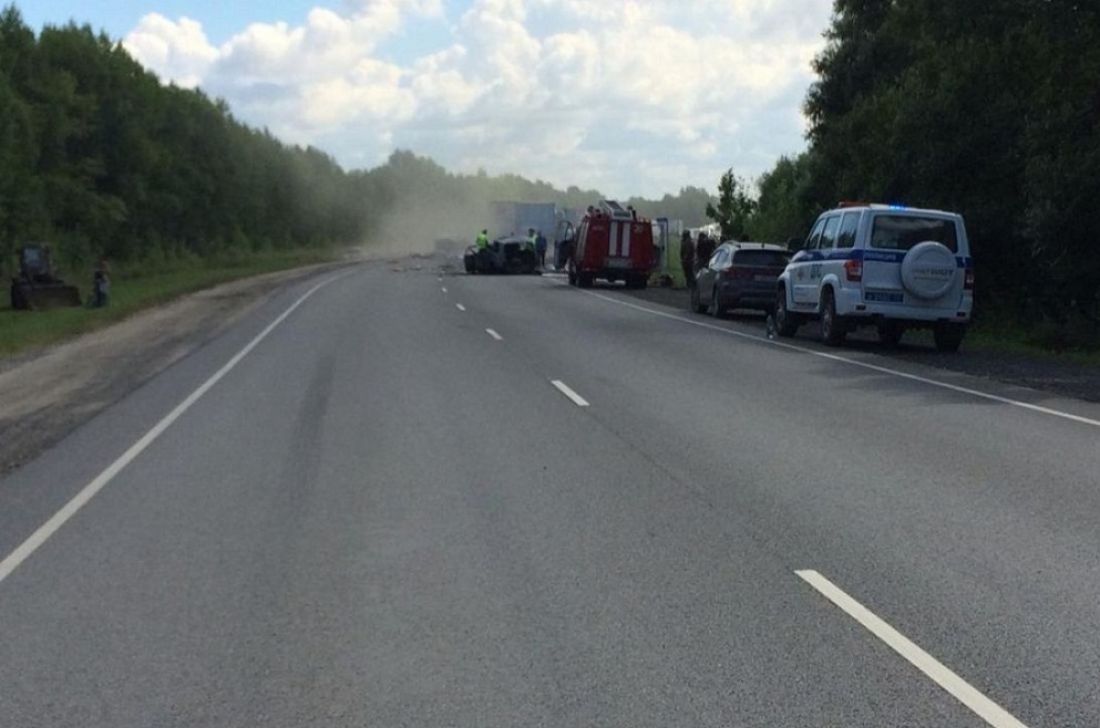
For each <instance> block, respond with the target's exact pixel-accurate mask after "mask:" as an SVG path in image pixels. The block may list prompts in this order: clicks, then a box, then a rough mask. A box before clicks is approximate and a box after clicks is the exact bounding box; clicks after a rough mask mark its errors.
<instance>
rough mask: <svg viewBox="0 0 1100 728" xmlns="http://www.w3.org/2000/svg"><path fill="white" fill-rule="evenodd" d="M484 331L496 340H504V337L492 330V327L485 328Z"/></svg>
mask: <svg viewBox="0 0 1100 728" xmlns="http://www.w3.org/2000/svg"><path fill="white" fill-rule="evenodd" d="M485 333H487V334H488V335H489V336H492V337H493V338H494V339H495V340H496V341H504V337H503V336H501V335H500V334H498V333H497V332H495V331H493V330H492V329H485Z"/></svg>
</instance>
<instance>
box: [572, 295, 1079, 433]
mask: <svg viewBox="0 0 1100 728" xmlns="http://www.w3.org/2000/svg"><path fill="white" fill-rule="evenodd" d="M554 285H564V284H561V283H555V284H554ZM581 292H582V293H587V294H588V295H590V296H595V297H596V298H600V299H603V300H604V301H610V302H611V303H617V304H619V305H620V306H626V307H627V308H633V309H637V310H638V311H645V312H646V313H650V314H653V315H654V316H661V317H663V318H667V319H672V320H673V321H680V322H682V323H685V324H691V325H692V326H698V327H700V328H704V329H711V330H713V331H720V332H722V333H724V334H729V335H730V336H739V337H741V338H742V339H750V340H752V341H756V342H759V343H761V344H770V345H772V346H776V347H779V348H781V349H788V350H790V351H800V352H802V353H803V354H809V355H811V356H816V357H819V358H821V359H829V360H830V361H836V362H841V363H844V364H851V365H853V366H857V367H862V368H864V369H870V370H871V371H874V372H878V373H880V374H889V375H891V376H894V377H899V378H901V379H908V380H910V381H913V382H921V383H922V384H930V385H932V386H933V387H940V388H941V389H949V390H951V391H953V392H959V393H960V394H967V395H970V396H972V397H980V398H981V399H985V400H989V401H992V402H999V403H1001V404H1007V405H1011V406H1013V407H1020V408H1021V409H1026V410H1030V411H1032V412H1038V413H1039V414H1044V415H1050V416H1051V417H1060V418H1062V419H1064V420H1070V421H1072V422H1077V423H1080V424H1082V425H1089V426H1091V427H1100V420H1097V419H1093V418H1091V417H1084V416H1082V415H1075V414H1073V413H1071V412H1063V411H1062V410H1056V409H1052V408H1050V407H1044V406H1042V405H1038V404H1031V403H1030V402H1021V401H1020V400H1017V399H1011V398H1009V397H1002V396H1000V395H996V394H990V393H989V392H982V391H981V390H978V389H970V388H969V387H961V386H959V385H957V384H949V383H947V382H941V381H939V380H936V379H929V378H928V377H922V376H920V375H917V374H910V373H908V372H903V371H900V370H898V369H890V368H889V367H884V366H879V365H878V364H870V363H868V362H863V361H859V360H858V359H849V358H848V357H844V356H839V355H837V354H829V353H828V352H824V351H816V350H814V349H807V348H806V347H804V346H798V345H797V344H788V343H786V342H783V341H774V340H772V339H769V338H767V337H766V336H764V335H761V334H748V333H745V332H744V331H737V330H736V329H728V328H726V327H724V326H716V325H715V324H708V323H704V322H702V321H693V320H692V319H689V318H686V317H684V316H678V315H676V314H672V313H667V312H665V311H658V310H656V309H652V308H647V307H645V306H639V305H637V304H634V303H629V302H627V301H620V300H619V299H617V298H612V297H611V296H605V295H603V294H600V293H595V292H593V291H581Z"/></svg>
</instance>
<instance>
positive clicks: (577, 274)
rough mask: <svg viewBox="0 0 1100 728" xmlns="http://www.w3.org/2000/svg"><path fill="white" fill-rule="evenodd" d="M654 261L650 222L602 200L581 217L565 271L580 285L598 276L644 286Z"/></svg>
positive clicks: (585, 284) (572, 283)
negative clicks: (597, 205)
mask: <svg viewBox="0 0 1100 728" xmlns="http://www.w3.org/2000/svg"><path fill="white" fill-rule="evenodd" d="M656 262H657V251H656V248H655V247H654V245H653V224H652V223H651V222H650V221H649V220H646V219H644V218H640V217H638V214H637V213H636V212H635V211H634V210H632V209H625V208H623V206H622V205H620V204H619V203H617V202H614V201H612V200H604V201H603V202H601V203H600V206H599V208H589V210H588V213H587V214H586V215H585V216H584V218H582V219H581V223H580V225H579V226H578V227H577V232H576V240H575V242H574V246H573V250H572V255H571V256H570V257H569V260H568V261H567V263H566V271H567V272H568V274H569V284H570V285H574V286H579V287H581V288H588V287H589V286H591V285H592V282H593V281H594V280H596V279H597V278H601V279H603V280H605V281H608V282H611V283H614V282H615V281H620V280H621V281H625V282H626V285H627V287H628V288H645V287H646V284H647V283H648V282H649V273H650V271H651V270H653V267H654V265H655V264H656Z"/></svg>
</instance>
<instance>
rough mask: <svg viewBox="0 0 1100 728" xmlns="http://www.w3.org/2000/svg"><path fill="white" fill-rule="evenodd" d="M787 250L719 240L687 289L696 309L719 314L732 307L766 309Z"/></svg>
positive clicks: (772, 297)
mask: <svg viewBox="0 0 1100 728" xmlns="http://www.w3.org/2000/svg"><path fill="white" fill-rule="evenodd" d="M790 257H791V254H790V253H789V252H788V251H787V249H786V248H784V247H782V246H779V245H768V244H766V243H732V242H731V243H722V244H721V245H720V246H718V249H717V250H715V251H714V255H712V256H711V257H710V260H709V261H708V262H707V264H706V266H704V267H703V268H702V269H701V270H699V272H698V273H696V274H695V287H694V288H693V289H692V290H691V307H692V309H693V310H694V311H695V312H696V313H710V314H711V315H712V316H721V315H722V314H724V313H725V312H726V311H732V310H733V309H735V308H746V309H754V310H757V311H770V310H771V308H772V306H774V305H775V286H776V281H777V280H778V279H779V274H780V273H782V272H783V269H784V268H786V267H787V263H788V262H789V261H790Z"/></svg>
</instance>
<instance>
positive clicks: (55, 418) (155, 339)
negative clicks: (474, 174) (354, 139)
mask: <svg viewBox="0 0 1100 728" xmlns="http://www.w3.org/2000/svg"><path fill="white" fill-rule="evenodd" d="M338 265H339V264H321V265H311V266H306V267H303V268H296V269H292V270H286V271H279V272H276V273H268V274H264V275H259V276H255V277H251V278H246V279H242V280H237V281H233V282H231V283H226V284H223V285H220V286H215V287H213V288H208V289H205V290H202V291H199V292H196V293H193V294H189V295H186V296H183V297H181V298H179V299H177V300H175V301H173V302H171V303H168V304H165V305H163V306H158V307H156V308H152V309H148V310H146V311H143V312H141V313H139V314H137V315H135V316H132V317H130V318H127V319H125V320H123V321H121V322H119V323H117V324H113V325H111V326H108V327H106V328H103V329H99V330H97V331H94V332H92V333H89V334H85V335H82V336H79V337H77V338H75V339H72V340H70V341H66V342H64V343H62V344H58V345H55V346H50V347H47V348H44V349H40V350H37V351H31V352H26V353H22V354H19V355H17V356H14V357H9V358H7V359H0V401H2V402H3V403H4V408H3V412H2V413H0V475H2V474H4V473H8V472H11V471H13V470H15V469H16V468H18V467H19V466H20V465H22V464H24V463H27V462H30V461H31V460H33V459H34V458H35V457H36V456H37V455H39V454H40V453H42V452H43V451H44V450H46V449H47V448H49V447H50V446H51V445H53V444H54V443H56V442H58V441H60V440H61V439H62V438H63V437H64V436H65V435H66V434H67V433H69V432H71V431H72V430H73V429H74V428H76V427H77V426H79V425H81V424H83V423H84V422H87V421H88V420H90V419H91V418H92V417H94V416H95V415H96V414H98V413H99V412H101V411H103V410H104V409H106V408H107V407H109V406H110V405H112V404H114V403H115V402H117V401H118V400H120V399H121V398H122V397H124V396H125V395H126V394H128V393H129V392H131V391H133V390H134V389H136V388H137V387H139V386H141V385H142V384H144V383H145V382H147V381H149V379H151V378H152V377H154V376H156V375H157V374H158V373H160V372H162V371H164V370H165V369H166V368H168V367H169V366H171V365H172V364H173V363H175V362H177V361H179V360H180V359H182V358H183V357H185V356H187V355H188V354H189V353H191V352H192V351H194V350H195V349H196V348H197V347H199V346H201V345H203V344H204V343H205V342H207V341H210V340H211V339H213V338H215V337H217V336H218V335H219V334H221V333H223V332H224V331H226V330H227V329H228V328H229V327H231V326H232V325H233V324H234V323H236V322H237V321H239V320H240V319H241V318H242V317H243V316H245V315H246V314H247V313H249V312H250V311H253V310H255V309H256V307H257V306H259V305H260V304H262V303H263V302H264V301H265V300H267V299H268V298H269V297H270V296H271V295H272V294H273V293H275V292H276V291H278V290H280V289H282V288H283V287H285V286H286V285H289V284H291V283H294V282H296V281H300V280H303V279H305V278H308V277H310V276H314V275H317V274H318V273H321V272H324V271H327V270H331V269H332V268H334V267H336V266H338Z"/></svg>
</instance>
